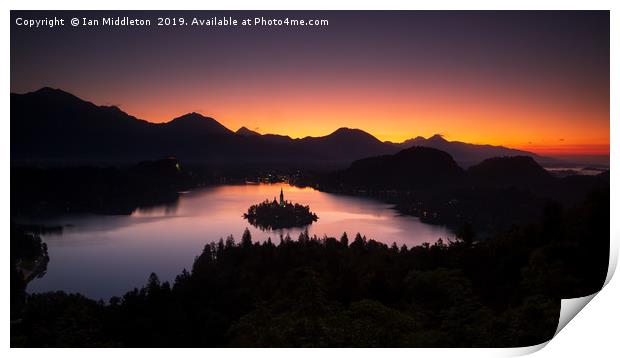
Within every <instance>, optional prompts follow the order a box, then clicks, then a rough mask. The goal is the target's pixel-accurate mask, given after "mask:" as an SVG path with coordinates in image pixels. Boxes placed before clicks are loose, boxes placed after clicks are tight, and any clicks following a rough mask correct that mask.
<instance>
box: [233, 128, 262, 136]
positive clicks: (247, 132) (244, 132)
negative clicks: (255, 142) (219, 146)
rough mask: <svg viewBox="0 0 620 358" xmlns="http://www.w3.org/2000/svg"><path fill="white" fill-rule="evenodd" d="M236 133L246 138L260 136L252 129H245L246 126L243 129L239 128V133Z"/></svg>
mask: <svg viewBox="0 0 620 358" xmlns="http://www.w3.org/2000/svg"><path fill="white" fill-rule="evenodd" d="M236 133H237V134H240V135H245V136H255V135H260V133H258V132H255V131H253V130H251V129H248V128H247V127H245V126H243V127H241V128H239V129H237V132H236Z"/></svg>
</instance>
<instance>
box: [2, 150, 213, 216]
mask: <svg viewBox="0 0 620 358" xmlns="http://www.w3.org/2000/svg"><path fill="white" fill-rule="evenodd" d="M200 184H201V182H200V180H199V179H198V177H197V176H195V175H192V173H191V172H188V171H184V170H181V167H180V165H179V162H178V161H177V160H176V158H167V159H161V160H157V161H148V162H141V163H138V164H136V165H133V166H130V167H107V168H104V167H92V166H82V167H55V168H39V167H19V166H18V167H12V168H11V215H12V216H21V215H24V216H38V215H50V214H58V213H95V214H131V213H132V212H133V211H134V210H135V209H136V208H138V207H148V206H154V205H164V204H172V203H174V202H176V200H177V199H178V192H179V191H181V190H186V189H188V188H191V187H195V186H198V185H200Z"/></svg>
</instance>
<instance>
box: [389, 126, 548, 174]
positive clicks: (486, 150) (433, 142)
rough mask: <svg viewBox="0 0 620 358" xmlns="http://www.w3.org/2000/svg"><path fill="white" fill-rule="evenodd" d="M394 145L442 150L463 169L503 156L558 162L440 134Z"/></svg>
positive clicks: (545, 162) (544, 162) (542, 161)
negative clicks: (450, 139)
mask: <svg viewBox="0 0 620 358" xmlns="http://www.w3.org/2000/svg"><path fill="white" fill-rule="evenodd" d="M394 145H396V146H398V147H400V148H409V147H411V146H414V145H415V146H424V147H429V148H435V149H439V150H443V151H444V152H447V153H449V154H450V155H451V156H452V157H453V158H454V160H456V161H457V162H458V163H459V164H460V165H461V166H462V167H465V168H466V167H469V166H472V165H474V164H477V163H480V162H482V161H483V160H485V159H489V158H494V157H505V156H529V157H532V158H534V159H535V160H536V161H537V162H538V163H542V164H554V163H557V162H558V161H557V160H554V159H552V158H548V157H542V156H539V155H537V154H535V153H532V152H527V151H523V150H518V149H512V148H507V147H503V146H495V145H487V144H484V145H481V144H470V143H464V142H459V141H448V140H446V139H445V138H444V137H443V136H442V135H440V134H435V135H433V136H432V137H429V138H424V137H416V138H412V139H408V140H406V141H404V142H402V143H397V144H394Z"/></svg>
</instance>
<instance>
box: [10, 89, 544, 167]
mask: <svg viewBox="0 0 620 358" xmlns="http://www.w3.org/2000/svg"><path fill="white" fill-rule="evenodd" d="M417 146H423V147H430V148H435V149H439V150H441V151H444V152H446V153H448V154H450V155H451V156H452V157H453V158H454V160H455V161H456V162H457V163H458V164H459V165H460V166H461V167H468V166H471V165H473V164H476V163H479V162H481V161H482V160H484V159H488V158H491V157H498V156H530V157H532V158H534V159H535V160H536V161H538V162H539V163H543V162H545V161H550V160H551V159H550V158H544V157H540V156H537V155H536V154H534V153H530V152H524V151H520V150H516V149H511V148H506V147H500V146H490V145H475V144H469V143H463V142H451V141H447V140H445V139H444V138H443V137H442V136H440V135H435V136H432V137H430V138H428V139H426V138H423V137H417V138H414V139H410V140H407V141H404V142H402V143H391V142H382V141H380V140H379V139H377V138H376V137H374V136H372V135H371V134H369V133H367V132H364V131H362V130H360V129H351V128H339V129H337V130H336V131H334V132H333V133H331V134H329V135H326V136H322V137H305V138H300V139H294V138H291V137H289V136H283V135H276V134H260V133H257V132H255V131H252V130H250V129H248V128H246V127H241V128H240V129H239V130H237V131H236V132H234V131H231V130H230V129H228V128H226V127H225V126H223V125H222V124H221V123H219V122H217V121H216V120H215V119H213V118H210V117H205V116H203V115H201V114H198V113H188V114H186V115H183V116H180V117H178V118H174V119H172V120H171V121H169V122H166V123H151V122H148V121H145V120H141V119H138V118H136V117H134V116H131V115H129V114H127V113H125V112H123V111H122V110H120V109H119V108H118V107H115V106H98V105H95V104H93V103H91V102H87V101H84V100H82V99H80V98H78V97H76V96H75V95H73V94H70V93H67V92H65V91H62V90H59V89H52V88H48V87H45V88H42V89H40V90H37V91H35V92H29V93H25V94H14V93H12V94H11V161H12V162H22V163H23V162H25V163H50V162H51V163H60V164H76V163H93V162H102V163H103V162H105V163H130V162H136V161H141V160H149V159H158V158H163V157H168V156H176V157H178V158H180V159H181V160H182V161H183V162H185V163H202V164H218V165H274V164H277V165H291V166H305V167H324V168H337V167H346V166H348V165H349V164H350V163H351V162H353V161H355V160H357V159H361V158H366V157H373V156H380V155H387V154H395V153H397V152H399V151H401V150H402V149H406V148H410V147H417ZM301 163H303V164H301Z"/></svg>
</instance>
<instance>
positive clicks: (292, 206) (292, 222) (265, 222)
mask: <svg viewBox="0 0 620 358" xmlns="http://www.w3.org/2000/svg"><path fill="white" fill-rule="evenodd" d="M243 217H244V218H245V219H247V220H248V222H249V223H250V224H252V225H254V226H256V227H259V228H261V229H263V230H273V229H283V228H290V227H303V226H307V225H310V224H312V223H313V222H315V221H317V220H318V216H317V215H316V214H315V213H313V212H312V211H310V207H309V206H308V205H301V204H298V203H291V202H288V201H286V200H284V190H283V189H282V188H280V201H278V200H276V198H275V197H274V198H273V201H271V202H270V201H269V199H267V200H265V201H264V202H262V203H260V204H256V205H252V206H250V207H249V208H248V211H247V212H246V213H245V214H243Z"/></svg>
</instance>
